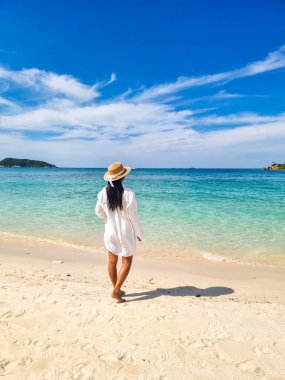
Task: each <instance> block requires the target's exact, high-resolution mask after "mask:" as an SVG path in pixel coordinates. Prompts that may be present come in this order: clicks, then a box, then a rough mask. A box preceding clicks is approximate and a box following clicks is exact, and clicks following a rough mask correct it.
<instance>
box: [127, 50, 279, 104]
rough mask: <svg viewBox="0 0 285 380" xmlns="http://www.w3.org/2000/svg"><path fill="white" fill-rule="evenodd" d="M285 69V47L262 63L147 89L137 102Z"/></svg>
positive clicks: (137, 97) (137, 96)
mask: <svg viewBox="0 0 285 380" xmlns="http://www.w3.org/2000/svg"><path fill="white" fill-rule="evenodd" d="M284 67H285V45H283V46H281V47H280V48H279V49H278V50H277V51H274V52H271V53H269V54H268V56H267V57H266V58H265V59H264V60H262V61H256V62H252V63H250V64H248V65H246V66H244V67H242V68H241V69H236V70H232V71H226V72H223V73H218V74H212V75H203V76H199V77H180V78H178V79H177V81H176V82H173V83H165V84H160V85H157V86H153V87H150V88H147V89H145V90H144V91H143V92H142V93H140V94H138V95H136V96H135V97H134V100H136V101H140V102H142V101H144V102H146V101H152V100H160V99H163V98H164V97H165V96H168V95H170V94H174V93H177V92H179V91H183V90H186V89H188V88H191V87H197V86H205V85H209V84H224V83H226V82H230V81H232V80H234V79H238V78H243V77H248V76H253V75H257V74H262V73H266V72H268V71H272V70H277V69H280V68H284Z"/></svg>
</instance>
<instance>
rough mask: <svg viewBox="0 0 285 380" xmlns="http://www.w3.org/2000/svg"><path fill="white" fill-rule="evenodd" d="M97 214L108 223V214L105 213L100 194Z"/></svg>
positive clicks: (96, 207)
mask: <svg viewBox="0 0 285 380" xmlns="http://www.w3.org/2000/svg"><path fill="white" fill-rule="evenodd" d="M95 214H96V215H97V216H98V218H100V219H103V220H104V221H105V222H106V221H107V214H106V213H105V211H104V209H103V206H102V202H101V199H100V194H98V199H97V203H96V206H95Z"/></svg>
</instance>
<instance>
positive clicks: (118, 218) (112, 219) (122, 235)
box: [95, 187, 144, 256]
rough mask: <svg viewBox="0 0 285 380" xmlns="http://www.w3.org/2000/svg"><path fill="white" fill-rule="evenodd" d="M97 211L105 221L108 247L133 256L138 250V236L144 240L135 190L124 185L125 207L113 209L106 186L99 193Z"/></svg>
mask: <svg viewBox="0 0 285 380" xmlns="http://www.w3.org/2000/svg"><path fill="white" fill-rule="evenodd" d="M95 213H96V215H97V216H98V217H99V218H101V219H103V220H104V222H105V233H104V243H105V247H106V249H107V250H108V251H111V252H112V253H114V254H115V255H118V256H132V255H133V254H134V253H135V252H136V250H137V246H136V243H137V237H139V238H140V240H144V234H143V231H142V228H141V225H140V221H139V218H138V214H137V202H136V198H135V193H134V191H133V190H132V189H130V188H128V187H124V193H123V209H122V210H120V209H119V208H117V209H116V210H115V211H111V210H110V209H109V207H108V200H107V192H106V187H104V188H103V189H102V190H101V191H100V193H99V194H98V200H97V204H96V207H95Z"/></svg>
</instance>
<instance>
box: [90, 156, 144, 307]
mask: <svg viewBox="0 0 285 380" xmlns="http://www.w3.org/2000/svg"><path fill="white" fill-rule="evenodd" d="M130 171H131V168H130V167H128V166H125V167H124V166H123V165H122V163H121V162H115V163H113V164H111V165H110V166H109V167H108V171H107V172H106V173H105V175H104V180H105V181H108V185H107V186H106V187H104V188H103V189H102V190H101V191H100V193H99V194H98V200H97V204H96V208H95V213H96V215H97V216H98V217H99V218H101V219H103V220H104V221H105V233H104V243H105V246H106V249H107V250H108V255H109V262H108V272H109V276H110V279H111V281H112V284H113V287H114V289H113V292H112V297H113V298H114V299H115V300H116V301H117V302H118V303H122V302H125V301H126V300H125V299H123V298H122V295H124V292H122V291H121V286H122V285H123V283H124V281H125V280H126V278H127V276H128V274H129V271H130V269H131V265H132V260H133V254H134V253H135V252H136V239H138V240H139V241H142V240H143V239H144V235H143V231H142V229H141V226H140V222H139V219H138V215H137V204H136V198H135V193H134V191H133V190H131V189H129V188H127V187H123V184H122V182H123V181H124V179H125V177H126V175H127V174H129V172H130ZM118 256H121V257H122V267H121V269H120V272H119V274H118V275H117V262H118Z"/></svg>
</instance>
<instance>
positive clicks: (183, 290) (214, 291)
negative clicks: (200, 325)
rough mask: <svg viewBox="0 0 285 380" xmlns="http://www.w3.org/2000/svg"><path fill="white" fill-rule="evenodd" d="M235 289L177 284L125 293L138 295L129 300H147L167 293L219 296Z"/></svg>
mask: <svg viewBox="0 0 285 380" xmlns="http://www.w3.org/2000/svg"><path fill="white" fill-rule="evenodd" d="M232 293H234V290H233V289H231V288H226V287H224V286H212V287H210V288H206V289H200V288H196V287H195V286H177V287H176V288H168V289H162V288H157V289H155V290H148V291H145V292H140V293H131V294H125V295H124V298H126V297H136V298H134V299H132V300H128V302H133V301H145V300H149V299H153V298H157V297H160V296H162V295H167V296H171V297H219V296H223V295H226V294H232Z"/></svg>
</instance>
